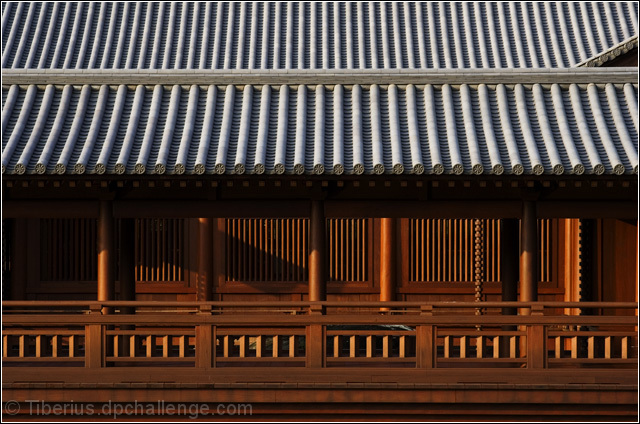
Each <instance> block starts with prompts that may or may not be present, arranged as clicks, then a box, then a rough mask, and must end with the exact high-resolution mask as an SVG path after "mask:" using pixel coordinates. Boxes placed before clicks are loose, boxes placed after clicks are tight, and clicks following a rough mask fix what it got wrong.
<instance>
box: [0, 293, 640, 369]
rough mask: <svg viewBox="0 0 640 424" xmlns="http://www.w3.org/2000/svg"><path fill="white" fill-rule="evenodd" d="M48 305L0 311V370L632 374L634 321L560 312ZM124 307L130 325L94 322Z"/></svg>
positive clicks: (468, 307)
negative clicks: (567, 370) (130, 310)
mask: <svg viewBox="0 0 640 424" xmlns="http://www.w3.org/2000/svg"><path fill="white" fill-rule="evenodd" d="M60 303H61V302H57V303H56V304H55V305H54V304H51V302H3V306H4V314H3V363H4V366H13V365H24V364H29V365H30V366H39V364H41V365H42V366H45V365H44V364H47V365H50V364H51V363H56V364H57V365H58V366H63V365H65V364H67V365H72V364H71V363H72V362H80V363H82V362H83V361H84V364H85V367H87V368H101V367H112V366H118V367H135V366H155V367H167V366H190V367H196V368H204V369H213V368H217V367H228V366H266V365H269V366H298V367H304V366H306V367H312V368H316V367H320V368H322V367H336V366H349V367H354V366H356V367H367V366H384V367H416V368H451V367H474V368H496V367H512V368H518V367H526V368H539V369H545V368H556V367H583V366H587V367H590V368H594V367H596V368H598V367H599V368H607V367H617V368H620V367H626V368H636V367H637V352H638V349H637V340H638V338H637V327H636V317H635V316H612V315H599V316H598V315H594V316H564V315H551V314H545V313H544V312H545V309H544V308H547V310H549V311H551V310H553V309H557V308H558V307H562V308H564V307H572V306H573V305H572V304H567V303H564V302H530V303H524V304H523V303H517V304H518V305H519V306H524V307H531V309H532V311H533V313H531V314H530V315H517V316H503V315H500V314H499V313H498V311H500V310H501V309H502V308H503V307H512V306H513V305H511V303H515V302H485V303H484V304H483V305H484V306H486V308H487V311H488V312H487V314H485V315H483V316H476V315H475V314H473V308H475V307H477V303H475V302H465V303H463V302H436V303H433V304H430V305H422V304H418V303H406V302H385V303H384V305H385V306H386V307H390V309H391V310H392V311H394V312H395V313H394V314H390V313H382V314H381V313H380V312H379V308H380V306H381V305H382V303H380V302H351V303H344V302H271V303H260V304H258V303H247V302H227V303H224V302H173V303H171V302H114V301H109V302H92V303H90V304H89V303H84V305H83V304H81V302H62V303H64V304H67V306H69V307H73V309H69V310H67V311H66V312H67V313H65V310H64V309H63V310H62V311H59V312H57V313H51V311H52V310H55V309H54V307H63V306H64V305H61V304H60ZM132 304H135V305H134V306H135V307H136V311H137V313H136V314H132V315H131V314H123V313H112V314H101V313H100V312H99V311H101V310H103V308H105V307H107V308H110V310H111V311H112V312H118V311H119V310H121V309H122V308H127V307H130V306H132ZM582 305H583V306H584V305H585V304H582ZM305 306H306V308H307V309H306V310H307V311H309V310H313V313H304V312H302V313H301V312H300V309H299V308H301V307H305ZM588 306H589V307H591V308H604V309H610V308H618V309H635V308H637V305H636V304H635V303H603V302H600V303H595V302H591V303H589V305H588ZM350 307H353V308H357V309H362V308H371V309H372V312H371V313H369V314H367V313H358V314H356V313H353V314H348V313H344V310H345V308H347V310H348V308H350ZM337 308H340V309H337ZM332 309H335V311H334V312H332ZM124 310H125V311H126V310H127V309H124ZM248 310H253V311H254V313H251V314H249V313H238V311H248ZM43 311H46V312H43ZM452 311H455V312H452ZM460 311H462V312H460ZM464 311H467V312H468V313H464ZM505 324H510V325H514V326H517V327H518V329H519V330H518V331H503V330H502V326H504V325H505ZM599 327H603V328H606V329H607V330H606V331H605V330H599ZM567 329H570V330H567ZM76 366H77V364H76Z"/></svg>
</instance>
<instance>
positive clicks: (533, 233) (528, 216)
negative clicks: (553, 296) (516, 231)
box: [520, 201, 538, 302]
mask: <svg viewBox="0 0 640 424" xmlns="http://www.w3.org/2000/svg"><path fill="white" fill-rule="evenodd" d="M520 230H521V251H520V300H521V301H522V302H535V301H537V300H538V222H537V217H536V204H535V202H533V201H525V202H524V203H523V210H522V221H521V228H520Z"/></svg>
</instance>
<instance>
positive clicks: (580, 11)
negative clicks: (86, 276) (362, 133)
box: [2, 2, 638, 69]
mask: <svg viewBox="0 0 640 424" xmlns="http://www.w3.org/2000/svg"><path fill="white" fill-rule="evenodd" d="M89 23H90V24H91V25H90V24H89ZM634 35H638V2H526V3H525V2H206V3H205V2H196V3H194V2H184V3H183V2H171V3H170V2H159V3H158V2H156V3H148V2H138V3H136V2H126V3H125V2H117V3H111V2H106V3H94V2H91V3H89V2H79V3H71V2H7V3H2V68H56V69H137V68H150V69H383V68H386V69H394V68H563V67H573V66H575V65H576V64H578V63H581V62H583V61H585V60H587V59H589V58H591V57H593V56H596V55H597V54H599V53H601V52H604V51H606V50H607V49H609V48H611V47H613V46H615V45H617V44H619V43H621V42H623V41H624V40H626V39H628V38H630V37H632V36H634Z"/></svg>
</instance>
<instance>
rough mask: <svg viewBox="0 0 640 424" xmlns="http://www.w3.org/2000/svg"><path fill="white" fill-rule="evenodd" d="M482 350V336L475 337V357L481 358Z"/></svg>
mask: <svg viewBox="0 0 640 424" xmlns="http://www.w3.org/2000/svg"><path fill="white" fill-rule="evenodd" d="M483 350H484V338H483V337H482V336H478V337H476V358H482V357H483V356H482V355H483Z"/></svg>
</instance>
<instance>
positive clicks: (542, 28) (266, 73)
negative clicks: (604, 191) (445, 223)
mask: <svg viewBox="0 0 640 424" xmlns="http://www.w3.org/2000/svg"><path fill="white" fill-rule="evenodd" d="M2 7H3V10H2V47H3V50H2V71H3V86H2V173H3V174H5V175H7V174H10V175H22V174H27V175H30V174H35V175H37V174H96V175H100V174H105V173H106V174H115V175H121V174H134V175H135V174H140V175H182V174H185V175H200V174H220V175H231V174H275V175H278V174H288V175H323V174H327V175H360V174H365V175H366V174H368V175H378V174H398V175H407V174H418V175H419V174H424V175H429V174H436V175H437V174H445V175H474V174H475V175H491V174H493V175H501V174H504V175H568V174H574V175H580V174H591V175H601V174H611V175H628V174H634V173H635V174H637V172H638V84H637V68H633V69H629V68H626V70H623V72H619V71H615V70H610V71H607V72H608V74H605V73H603V72H602V71H601V70H600V71H598V69H597V68H595V69H594V68H576V67H577V66H578V65H580V64H585V63H587V62H589V63H591V62H590V61H593V59H594V58H598V57H602V56H601V55H602V54H603V53H606V52H607V51H609V52H611V51H616V52H617V50H615V49H616V48H620V46H626V45H627V44H628V43H629V40H633V39H634V37H635V40H636V41H635V43H636V45H637V32H638V5H637V2H598V3H596V2H581V3H577V2H568V3H535V2H534V3H519V2H518V3H503V2H492V3H482V2H475V3H472V2H468V3H467V2H463V3H448V2H447V3H445V2H442V3H416V2H404V3H390V2H389V3H379V2H358V3H344V2H340V3H329V2H317V3H308V2H305V3H288V2H278V3H273V2H270V3H244V2H243V3H239V2H231V3H229V2H212V3H115V4H112V3H35V2H32V3H26V2H21V3H15V2H9V3H3V4H2ZM89 23H90V24H89ZM348 35H350V36H348ZM612 49H613V50H612ZM594 63H595V62H594ZM145 70H148V71H147V74H145ZM572 78H574V79H572Z"/></svg>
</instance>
